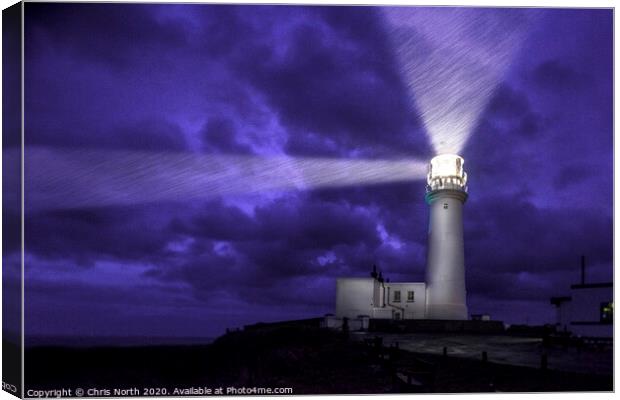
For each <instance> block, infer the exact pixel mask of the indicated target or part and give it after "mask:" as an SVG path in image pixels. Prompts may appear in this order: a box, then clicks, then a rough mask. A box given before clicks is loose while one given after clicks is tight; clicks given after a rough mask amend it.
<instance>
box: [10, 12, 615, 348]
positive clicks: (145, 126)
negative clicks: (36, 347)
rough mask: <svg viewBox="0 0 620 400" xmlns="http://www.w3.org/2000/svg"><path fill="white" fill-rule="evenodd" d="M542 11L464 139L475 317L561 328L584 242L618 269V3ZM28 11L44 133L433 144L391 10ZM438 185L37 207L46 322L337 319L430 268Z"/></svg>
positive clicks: (327, 151)
mask: <svg viewBox="0 0 620 400" xmlns="http://www.w3.org/2000/svg"><path fill="white" fill-rule="evenodd" d="M417 12H419V13H424V12H425V9H418V10H417ZM537 12H538V13H541V14H542V15H541V16H540V18H539V19H538V20H537V23H536V24H535V25H533V26H532V28H531V31H530V32H529V34H528V36H527V38H526V40H525V42H524V43H523V47H522V48H521V49H520V51H519V52H518V53H517V54H516V56H515V58H514V60H513V62H512V63H511V64H510V67H509V70H508V71H507V73H506V74H505V76H504V78H503V79H502V80H501V82H500V83H499V85H498V87H497V89H496V90H495V92H494V95H493V96H492V97H491V100H490V102H489V104H488V105H487V106H486V108H485V109H484V112H483V113H482V115H481V116H480V118H479V122H478V125H477V127H476V128H475V130H474V131H473V133H472V135H471V138H470V140H469V142H468V143H467V144H466V146H465V148H464V150H463V152H462V155H463V157H464V158H465V160H466V164H465V165H466V168H467V171H468V173H469V192H470V197H469V200H468V202H467V204H466V206H465V215H464V219H465V246H466V249H465V250H466V266H467V285H468V286H467V289H468V302H469V309H470V312H472V313H490V314H491V315H492V317H493V318H495V319H500V320H504V321H506V322H510V323H523V322H529V323H543V322H550V321H552V319H553V315H554V310H553V307H552V306H551V305H550V304H549V297H550V296H553V295H559V294H565V293H566V292H567V289H568V287H569V285H570V284H571V283H575V282H576V281H577V280H578V279H579V256H580V255H581V254H585V255H586V257H587V262H588V280H590V281H604V280H610V279H611V275H612V157H613V153H612V140H613V136H612V115H613V114H612V11H611V10H559V9H556V10H545V11H540V10H539V11H537ZM25 24H26V25H25V34H26V54H25V71H26V77H25V84H26V87H25V93H26V100H25V101H26V103H25V107H26V127H25V129H26V131H25V132H26V144H27V145H30V146H34V145H36V146H46V147H48V148H54V147H59V148H68V147H70V148H84V149H102V150H106V149H109V150H145V151H166V152H181V153H183V152H186V153H196V154H246V155H250V154H252V155H258V156H270V155H271V156H272V155H282V154H286V155H290V156H307V157H336V158H341V159H352V158H366V159H398V158H415V159H422V160H428V159H430V157H432V155H433V152H432V149H431V146H430V142H429V140H428V138H427V135H426V133H425V131H424V128H423V126H422V123H421V122H420V119H419V118H418V117H416V110H415V109H414V108H412V107H411V106H410V97H409V96H410V93H409V92H408V89H407V83H406V82H405V81H404V76H403V74H402V72H401V71H400V70H399V67H398V64H397V62H396V60H395V56H394V49H393V48H392V46H391V44H390V43H391V42H390V38H389V37H388V33H387V32H388V30H387V29H386V27H385V23H384V20H383V19H382V16H381V14H380V13H379V9H378V8H371V7H352V8H346V7H327V8H324V7H290V6H279V7H278V6H206V5H146V4H139V5H138V4H134V5H118V4H116V5H112V4H86V5H84V4H70V5H61V4H36V3H27V4H26V14H25ZM413 96H414V98H415V93H414V94H413ZM27 151H28V150H26V156H28V153H27ZM27 190H28V189H27ZM424 190H425V188H424V182H422V181H414V182H407V183H398V184H394V183H391V184H383V185H371V186H353V187H345V188H330V189H321V190H307V191H294V190H291V191H268V192H265V193H259V194H253V195H248V196H240V195H239V196H228V197H213V198H208V199H204V200H191V201H183V199H179V201H176V202H165V203H164V202H156V203H151V204H135V205H130V206H127V205H123V206H109V207H98V208H90V209H73V210H47V211H43V212H36V213H35V212H33V213H30V214H28V213H27V214H26V222H25V223H26V256H27V259H26V272H25V273H26V279H27V281H26V333H27V334H37V335H79V336H82V335H104V336H108V335H132V336H133V335H147V336H203V335H204V336H214V335H217V334H220V333H221V332H222V331H223V330H224V329H225V328H226V327H236V326H240V325H242V324H246V323H253V322H258V321H268V320H280V319H289V318H303V317H312V316H320V315H323V314H324V313H327V312H333V311H334V301H335V279H336V278H337V277H340V276H368V273H369V271H370V269H371V267H372V264H373V263H376V264H377V265H378V266H379V267H380V268H381V269H382V270H383V271H384V274H385V275H386V276H387V277H389V278H390V279H391V280H392V281H398V280H406V281H412V280H413V281H422V280H423V279H424V266H425V260H426V237H427V223H428V222H427V220H428V209H427V206H426V205H425V203H424ZM26 196H28V192H27V193H26ZM17 245H18V243H17V242H16V243H13V246H12V247H11V248H9V249H8V250H11V249H12V250H15V251H17V250H18V248H17Z"/></svg>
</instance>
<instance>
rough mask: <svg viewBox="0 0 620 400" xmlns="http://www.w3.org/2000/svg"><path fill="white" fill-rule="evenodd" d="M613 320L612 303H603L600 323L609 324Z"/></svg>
mask: <svg viewBox="0 0 620 400" xmlns="http://www.w3.org/2000/svg"><path fill="white" fill-rule="evenodd" d="M613 320H614V302H613V301H605V302H603V303H601V323H603V324H611V323H612V322H613Z"/></svg>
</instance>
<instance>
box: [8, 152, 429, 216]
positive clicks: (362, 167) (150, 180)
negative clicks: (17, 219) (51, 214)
mask: <svg viewBox="0 0 620 400" xmlns="http://www.w3.org/2000/svg"><path fill="white" fill-rule="evenodd" d="M25 154H26V155H25V202H26V207H27V209H28V210H30V211H38V210H46V209H69V208H83V207H101V206H109V205H130V204H137V203H143V202H153V201H186V200H190V199H201V198H209V197H213V196H225V195H244V194H256V193H260V192H263V191H267V190H306V189H314V188H321V187H338V186H351V185H365V184H379V183H388V182H399V181H411V180H417V179H423V178H424V177H425V174H426V168H427V165H426V163H425V162H421V161H418V160H346V159H321V158H294V157H286V156H279V157H272V158H263V157H257V156H241V155H205V154H195V153H165V152H161V153H156V152H140V151H124V150H87V149H59V148H44V147H33V148H28V149H27V150H26V152H25ZM5 156H8V157H18V156H19V154H18V152H14V153H11V152H9V153H8V154H6V155H5Z"/></svg>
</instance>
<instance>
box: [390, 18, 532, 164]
mask: <svg viewBox="0 0 620 400" xmlns="http://www.w3.org/2000/svg"><path fill="white" fill-rule="evenodd" d="M383 14H384V16H385V21H386V25H387V29H388V31H389V33H390V38H391V40H392V44H393V46H394V48H395V52H396V56H397V59H398V61H399V63H400V66H401V69H402V72H403V75H404V77H405V79H406V81H407V85H408V86H409V89H410V93H411V95H412V97H413V98H414V100H415V106H416V107H417V110H418V112H419V115H420V117H421V118H422V121H423V122H424V125H425V127H426V130H427V133H428V134H429V136H430V140H431V142H432V144H433V147H434V149H435V151H436V152H437V153H438V154H442V153H454V154H459V153H460V152H461V150H462V149H463V147H464V145H465V143H466V142H467V139H468V138H469V136H470V134H471V131H472V130H473V129H474V128H475V125H476V123H477V120H478V117H479V115H480V113H481V112H482V111H483V109H484V107H485V106H486V104H487V102H488V100H489V98H490V96H491V95H492V94H493V91H494V89H495V87H496V85H497V83H498V82H499V81H500V80H501V79H502V75H503V73H504V72H505V70H506V68H507V67H508V65H509V63H510V62H511V60H512V59H513V57H514V55H515V53H516V51H517V50H518V48H519V47H520V45H521V43H522V42H523V39H524V38H525V37H526V34H527V31H528V30H529V27H530V26H531V24H532V22H533V19H534V17H535V15H536V12H535V11H533V10H527V9H514V8H513V9H497V8H495V9H491V8H446V7H435V8H418V7H389V8H385V9H383Z"/></svg>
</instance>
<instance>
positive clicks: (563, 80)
mask: <svg viewBox="0 0 620 400" xmlns="http://www.w3.org/2000/svg"><path fill="white" fill-rule="evenodd" d="M532 75H533V76H532V78H533V80H534V82H535V83H536V84H537V85H539V86H541V87H543V88H545V89H548V90H556V91H565V90H570V89H579V88H582V87H583V86H585V85H587V83H588V80H589V79H588V78H589V77H588V76H587V75H581V74H580V73H578V72H577V71H575V70H574V69H573V68H572V67H571V66H569V65H567V64H563V63H562V62H561V61H560V60H549V61H545V62H543V63H541V64H540V65H538V66H537V67H536V69H534V71H532Z"/></svg>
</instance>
